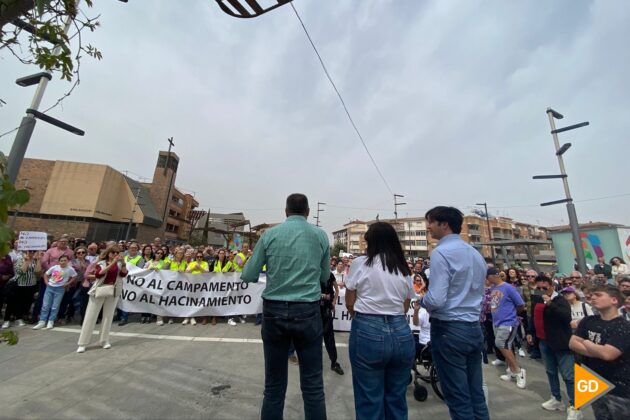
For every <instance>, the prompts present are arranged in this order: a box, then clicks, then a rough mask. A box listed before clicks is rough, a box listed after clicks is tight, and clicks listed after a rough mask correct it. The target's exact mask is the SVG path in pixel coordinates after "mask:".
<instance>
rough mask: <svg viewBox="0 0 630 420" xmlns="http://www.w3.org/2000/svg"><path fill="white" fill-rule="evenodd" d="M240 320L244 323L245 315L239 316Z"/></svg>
mask: <svg viewBox="0 0 630 420" xmlns="http://www.w3.org/2000/svg"><path fill="white" fill-rule="evenodd" d="M240 321H241V324H244V323H246V322H247V321H245V317H244V316H242V317H240Z"/></svg>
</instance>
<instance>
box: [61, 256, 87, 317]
mask: <svg viewBox="0 0 630 420" xmlns="http://www.w3.org/2000/svg"><path fill="white" fill-rule="evenodd" d="M87 253H88V251H87V249H86V248H85V247H83V246H79V247H77V248H76V249H75V250H74V255H75V258H74V260H72V263H71V264H72V268H74V271H76V273H77V279H76V286H75V293H74V296H73V299H72V302H71V305H72V306H71V308H72V311H71V312H68V319H67V322H68V323H70V322H72V318H71V315H70V314H71V313H74V301H75V300H76V301H78V304H79V314H80V315H81V320H83V318H84V316H85V311H86V309H87V303H88V295H87V292H88V290H90V286H91V284H90V282H89V280H88V279H87V277H86V271H87V268H88V266H89V265H90V262H89V261H88V260H87V259H86V256H87Z"/></svg>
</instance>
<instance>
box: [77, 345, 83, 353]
mask: <svg viewBox="0 0 630 420" xmlns="http://www.w3.org/2000/svg"><path fill="white" fill-rule="evenodd" d="M77 353H85V347H84V346H79V348H78V349H77Z"/></svg>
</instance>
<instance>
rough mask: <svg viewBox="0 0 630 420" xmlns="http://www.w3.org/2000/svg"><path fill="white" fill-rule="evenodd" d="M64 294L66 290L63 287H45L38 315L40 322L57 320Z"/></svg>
mask: <svg viewBox="0 0 630 420" xmlns="http://www.w3.org/2000/svg"><path fill="white" fill-rule="evenodd" d="M65 293H66V289H64V288H63V287H59V286H58V287H50V286H48V287H46V292H44V300H43V301H42V312H41V313H40V314H39V320H40V321H55V320H56V319H57V313H58V312H59V306H60V305H61V300H62V299H63V295H64V294H65Z"/></svg>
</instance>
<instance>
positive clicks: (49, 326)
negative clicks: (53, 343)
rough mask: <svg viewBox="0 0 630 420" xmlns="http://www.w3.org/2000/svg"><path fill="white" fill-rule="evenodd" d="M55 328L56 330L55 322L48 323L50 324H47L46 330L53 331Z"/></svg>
mask: <svg viewBox="0 0 630 420" xmlns="http://www.w3.org/2000/svg"><path fill="white" fill-rule="evenodd" d="M53 328H55V321H48V324H46V329H47V330H52V329H53Z"/></svg>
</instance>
